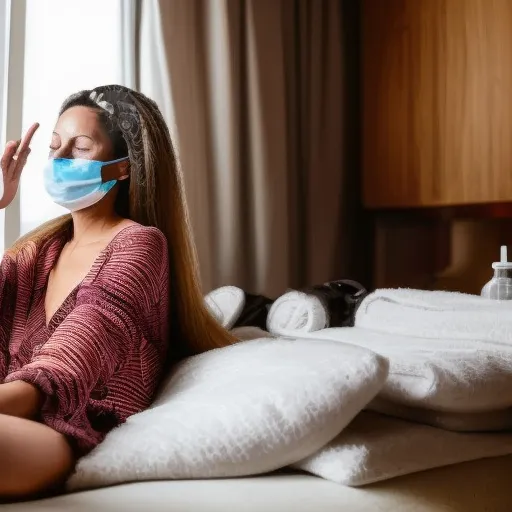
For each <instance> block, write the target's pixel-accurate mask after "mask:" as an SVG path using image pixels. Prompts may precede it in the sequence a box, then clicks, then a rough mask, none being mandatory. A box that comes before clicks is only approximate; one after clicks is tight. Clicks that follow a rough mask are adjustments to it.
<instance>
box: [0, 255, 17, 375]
mask: <svg viewBox="0 0 512 512" xmlns="http://www.w3.org/2000/svg"><path fill="white" fill-rule="evenodd" d="M16 289H17V286H16V262H15V260H14V258H12V257H11V256H10V255H8V254H6V255H5V256H4V257H3V259H2V262H1V263H0V381H3V379H5V376H6V375H7V370H8V368H9V338H10V333H11V329H12V322H13V317H14V305H15V302H16Z"/></svg>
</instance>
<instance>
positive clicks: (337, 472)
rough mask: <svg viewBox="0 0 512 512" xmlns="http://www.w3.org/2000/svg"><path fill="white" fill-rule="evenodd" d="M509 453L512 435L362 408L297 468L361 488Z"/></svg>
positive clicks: (295, 466) (298, 464) (511, 446)
mask: <svg viewBox="0 0 512 512" xmlns="http://www.w3.org/2000/svg"><path fill="white" fill-rule="evenodd" d="M510 453H512V434H497V433H493V434H461V433H456V432H449V431H447V430H441V429H437V428H433V427H428V426H426V425H419V424H416V423H410V422H408V421H402V420H397V419H394V418H389V417H386V416H383V415H379V414H377V413H370V412H362V413H360V414H359V415H358V416H357V417H356V418H355V419H354V420H353V421H352V423H350V425H349V426H348V427H346V428H345V430H343V432H342V433H341V434H340V435H339V436H338V437H337V438H335V439H334V440H333V441H331V442H330V443H329V444H327V445H326V446H325V447H324V448H322V449H321V450H319V451H318V452H316V453H315V454H314V455H312V456H310V457H307V458H306V459H303V460H302V461H300V462H298V463H296V464H294V465H293V466H292V467H294V468H296V469H300V470H303V471H307V472H309V473H313V474H314V475H317V476H319V477H321V478H325V479H327V480H332V481H333V482H337V483H339V484H343V485H349V486H360V485H367V484H371V483H373V482H378V481H380V480H387V479H389V478H394V477H397V476H401V475H406V474H409V473H415V472H417V471H423V470H426V469H431V468H436V467H441V466H448V465H451V464H457V463H460V462H466V461H469V460H476V459H483V458H486V457H496V456H499V455H507V454H510Z"/></svg>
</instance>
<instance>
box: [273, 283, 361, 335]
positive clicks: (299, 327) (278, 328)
mask: <svg viewBox="0 0 512 512" xmlns="http://www.w3.org/2000/svg"><path fill="white" fill-rule="evenodd" d="M366 293H367V291H366V289H365V288H364V287H363V286H362V285H361V284H359V283H358V282H356V281H352V280H348V279H342V280H339V281H331V282H329V283H325V284H323V285H318V286H313V287H311V288H305V289H302V290H292V291H289V292H287V293H285V294H284V295H282V296H281V297H279V298H278V299H277V300H276V301H275V302H274V303H273V304H272V306H271V308H270V311H269V313H268V318H267V329H268V331H269V332H271V333H273V334H281V333H286V332H288V331H290V330H293V331H296V332H297V333H301V332H315V331H319V330H321V329H325V328H327V327H345V326H350V325H353V322H354V314H355V310H356V308H357V306H358V305H359V304H360V302H361V301H362V300H363V298H364V297H365V295H366Z"/></svg>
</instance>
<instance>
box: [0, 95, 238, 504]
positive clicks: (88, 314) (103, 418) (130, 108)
mask: <svg viewBox="0 0 512 512" xmlns="http://www.w3.org/2000/svg"><path fill="white" fill-rule="evenodd" d="M37 127H38V125H37V124H35V125H34V126H32V127H31V129H30V130H29V131H28V133H27V135H26V136H25V138H24V140H23V141H21V142H18V143H15V142H10V143H8V144H7V146H6V148H5V152H4V155H3V157H2V160H1V167H2V171H3V177H4V194H3V198H2V200H1V201H0V207H2V208H4V207H5V206H7V205H8V204H9V203H10V202H11V201H12V199H13V197H14V195H15V193H16V190H17V188H18V183H19V178H20V173H21V171H22V169H23V166H24V165H25V162H26V159H27V156H28V154H29V152H30V149H29V144H30V140H31V138H32V136H33V135H34V133H35V131H36V130H37ZM44 174H45V185H46V190H47V192H48V193H49V195H50V196H51V197H52V198H53V200H54V201H56V202H57V203H58V204H61V205H63V206H65V207H67V208H68V209H69V210H70V212H71V214H70V215H69V216H65V217H62V218H59V219H57V220H55V221H52V222H50V223H47V224H45V225H44V226H42V227H41V228H39V229H36V230H35V231H34V232H32V233H30V234H28V235H27V236H25V237H23V238H22V239H20V240H19V241H18V242H17V243H16V244H15V246H14V247H12V248H11V249H10V250H8V251H7V252H6V254H5V255H4V258H3V261H2V264H1V269H0V343H1V345H0V379H1V380H0V382H3V384H0V496H2V497H4V498H5V497H9V498H12V497H24V496H28V495H34V494H36V493H41V492H43V491H48V490H49V489H52V488H55V487H58V486H59V485H60V484H62V482H63V481H64V480H65V479H66V477H67V476H68V474H69V472H70V471H71V470H72V468H73V466H74V463H75V461H76V459H77V458H78V457H80V456H82V455H84V454H85V453H87V452H88V451H90V450H91V449H92V448H94V447H95V446H96V445H97V444H98V443H100V442H101V441H102V439H103V438H104V437H105V435H106V434H107V433H108V432H109V431H110V430H111V429H112V428H114V427H115V426H117V425H119V424H120V423H121V422H123V421H124V420H125V419H126V418H127V417H128V416H130V415H131V414H134V413H136V412H138V411H141V410H143V409H144V408H146V407H147V406H149V404H150V403H151V400H152V397H153V394H154V392H155V388H156V387H157V385H158V383H159V380H160V378H161V377H162V373H163V370H164V369H165V361H166V360H168V359H169V357H168V355H169V356H170V357H179V356H184V355H189V354H194V353H199V352H202V351H205V350H208V349H212V348H215V347H222V346H225V345H227V344H230V343H232V342H233V341H234V340H233V339H232V338H231V336H230V334H229V333H227V332H226V331H225V330H223V329H222V328H221V327H220V326H219V325H218V324H217V323H216V322H215V321H214V320H213V318H212V317H211V316H210V315H209V313H208V312H207V310H206V308H205V305H204V300H203V297H202V294H201V290H200V286H199V281H198V271H197V263H196V257H195V249H194V245H193V241H192V236H191V233H190V227H189V223H188V219H187V210H186V204H185V199H184V196H183V189H182V180H181V176H180V172H179V170H178V166H177V162H176V156H175V153H174V150H173V146H172V142H171V139H170V136H169V131H168V129H167V126H166V125H165V122H164V120H163V118H162V115H161V113H160V111H159V110H158V107H157V106H156V104H155V103H154V102H153V101H151V100H150V99H148V98H147V97H145V96H144V95H142V94H140V93H137V92H135V91H132V90H130V89H127V88H125V87H121V86H117V85H115V86H105V87H98V88H96V89H94V90H92V91H82V92H79V93H78V94H75V95H73V96H71V97H70V98H68V99H67V100H66V101H65V102H64V104H63V106H62V109H61V112H60V115H59V118H58V121H57V124H56V126H55V130H54V132H53V136H52V141H51V145H50V158H49V160H48V163H47V165H46V167H45V169H44ZM168 342H169V351H168V350H167V344H168Z"/></svg>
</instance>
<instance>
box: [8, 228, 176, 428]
mask: <svg viewBox="0 0 512 512" xmlns="http://www.w3.org/2000/svg"><path fill="white" fill-rule="evenodd" d="M167 258H168V256H167V244H166V240H165V237H164V235H163V234H162V233H161V232H160V231H158V230H157V229H155V228H143V230H142V231H141V232H139V231H137V233H136V235H132V236H130V237H124V238H123V240H122V243H121V242H119V243H117V244H114V245H113V246H112V247H111V249H110V254H109V256H108V258H107V259H106V260H105V262H104V263H103V265H102V268H101V269H100V271H99V272H98V274H97V276H96V278H95V279H94V280H93V281H92V282H91V283H89V284H84V285H83V286H82V287H81V288H80V290H79V292H78V295H77V301H76V305H75V308H74V309H73V311H72V312H71V313H70V314H69V315H68V316H67V317H66V318H65V319H64V320H63V321H62V322H61V323H60V325H59V326H58V327H57V328H56V330H55V331H54V332H53V334H52V335H51V337H50V338H49V340H48V341H47V342H46V343H45V344H44V345H43V346H42V347H40V348H39V349H38V350H36V351H35V353H34V356H33V358H32V360H31V361H30V363H28V364H27V365H25V366H24V367H22V368H21V369H20V370H18V371H15V372H13V373H11V374H9V376H8V377H7V379H6V382H8V381H15V380H23V381H26V382H29V383H31V384H33V385H35V386H37V387H38V388H39V389H40V390H41V391H42V392H43V394H44V398H45V401H44V404H43V407H42V415H43V420H44V421H45V422H47V423H48V424H50V425H52V424H54V423H55V422H61V423H62V422H67V421H70V420H71V421H72V422H73V423H74V424H86V423H87V421H88V420H87V411H86V406H87V403H88V401H89V399H90V395H91V391H92V390H93V389H94V388H95V387H97V386H99V385H102V384H103V383H105V382H108V381H109V379H110V378H111V376H112V375H113V374H114V372H116V371H118V370H119V368H121V367H122V366H123V363H124V362H125V360H126V358H127V357H128V355H133V354H134V353H136V354H138V353H139V352H141V345H147V344H148V343H154V344H156V345H158V346H160V347H162V346H164V345H165V344H166V342H167V340H166V339H165V340H164V337H165V335H166V329H165V327H164V326H165V324H166V322H167V319H166V318H165V319H163V318H157V316H158V311H162V308H159V306H158V304H159V302H160V301H164V300H165V301H167V296H166V293H167V278H166V271H167V265H168V260H167ZM148 371H149V372H152V371H153V372H158V371H159V368H157V367H154V368H150V369H149V370H148ZM134 379H140V376H138V375H134ZM149 380H151V379H150V378H149ZM133 384H139V385H140V386H142V385H143V382H140V383H138V382H136V383H132V382H128V383H127V387H128V388H129V389H133ZM124 399H125V400H126V401H127V408H128V409H129V408H130V407H129V403H130V400H134V398H133V397H132V396H129V394H128V393H127V396H126V397H123V400H124ZM133 409H136V407H134V408H133ZM49 418H50V419H51V421H50V420H49ZM47 420H48V421H47ZM61 430H62V428H61Z"/></svg>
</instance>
